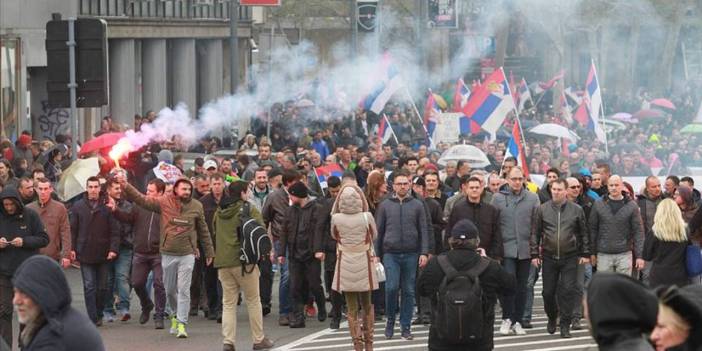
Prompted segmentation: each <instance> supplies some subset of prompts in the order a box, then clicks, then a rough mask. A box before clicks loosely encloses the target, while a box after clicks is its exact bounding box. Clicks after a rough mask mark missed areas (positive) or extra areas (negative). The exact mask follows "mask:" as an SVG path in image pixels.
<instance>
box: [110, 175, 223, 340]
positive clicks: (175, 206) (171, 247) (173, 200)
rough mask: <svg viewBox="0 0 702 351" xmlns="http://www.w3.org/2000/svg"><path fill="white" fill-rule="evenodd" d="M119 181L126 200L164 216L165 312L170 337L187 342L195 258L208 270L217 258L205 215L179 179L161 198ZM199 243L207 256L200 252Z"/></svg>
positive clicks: (190, 188) (186, 183)
mask: <svg viewBox="0 0 702 351" xmlns="http://www.w3.org/2000/svg"><path fill="white" fill-rule="evenodd" d="M117 180H118V181H119V182H120V184H122V186H123V187H124V191H125V194H126V196H127V199H129V200H132V201H134V203H136V204H137V205H139V206H141V207H144V208H146V209H148V210H151V211H154V212H157V213H160V214H161V244H160V247H161V265H162V267H163V282H164V285H165V290H166V312H167V313H168V314H169V315H171V316H172V318H171V329H170V333H171V334H176V336H177V337H179V338H187V337H188V333H187V332H186V330H185V325H186V324H187V323H188V312H189V309H190V283H191V279H192V272H193V265H194V264H195V257H196V256H197V257H200V256H201V255H204V256H205V257H206V263H207V265H208V266H209V265H210V264H212V259H213V258H214V248H213V246H212V238H211V237H210V233H209V230H208V228H207V223H205V213H204V210H203V208H202V204H201V203H200V201H198V200H195V199H193V198H192V192H193V185H192V183H190V181H189V180H187V179H185V178H181V179H178V180H177V181H176V182H175V185H174V186H173V192H172V193H168V194H165V195H163V196H159V197H146V196H144V195H143V194H141V193H140V192H139V191H138V190H136V189H135V188H134V187H133V186H131V185H130V184H128V183H127V181H126V178H125V177H124V175H123V174H118V175H117ZM198 243H199V244H200V245H202V248H203V250H204V252H202V253H201V252H200V251H199V250H198V249H197V247H198Z"/></svg>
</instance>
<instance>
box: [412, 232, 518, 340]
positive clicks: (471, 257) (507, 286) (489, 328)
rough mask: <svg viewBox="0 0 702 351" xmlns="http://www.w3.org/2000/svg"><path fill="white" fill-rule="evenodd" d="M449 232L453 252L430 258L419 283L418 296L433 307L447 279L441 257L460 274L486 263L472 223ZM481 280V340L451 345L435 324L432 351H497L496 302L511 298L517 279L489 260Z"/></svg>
mask: <svg viewBox="0 0 702 351" xmlns="http://www.w3.org/2000/svg"><path fill="white" fill-rule="evenodd" d="M450 231H451V232H450V238H449V239H448V244H449V247H450V250H449V251H447V252H444V253H442V254H440V255H438V256H435V257H433V258H431V259H430V260H429V262H428V264H427V266H426V268H425V269H424V271H423V272H422V274H421V276H420V277H419V279H418V280H419V281H418V293H419V294H420V295H422V296H427V297H431V299H432V305H433V306H436V305H437V304H438V303H439V301H437V291H438V289H439V287H440V286H441V284H442V281H443V280H444V278H445V277H446V272H445V271H444V270H443V269H442V268H441V265H440V264H439V262H438V261H439V259H441V258H442V257H446V258H448V261H449V263H450V264H451V266H452V267H453V268H454V269H455V270H457V271H459V272H465V271H469V270H472V269H475V267H477V266H478V264H479V262H481V260H486V259H485V258H481V257H480V255H479V254H478V253H477V249H478V247H479V244H480V235H479V230H478V228H477V227H476V226H475V225H474V224H473V222H471V221H470V220H468V219H461V220H460V221H458V222H457V223H456V224H455V225H454V226H453V227H452V228H451V229H450ZM479 279H480V288H481V289H482V299H483V310H482V311H483V316H482V322H483V325H482V331H483V333H482V338H480V339H477V340H474V341H472V342H470V343H466V344H460V345H456V344H450V343H447V342H446V341H444V340H441V338H440V337H439V335H438V332H437V327H436V324H435V323H432V325H431V327H430V329H429V350H432V351H448V350H456V351H458V350H492V349H493V348H494V341H493V333H494V327H493V326H494V324H495V303H496V302H497V296H498V294H509V293H510V292H511V291H513V290H514V288H515V281H514V276H513V275H511V274H509V273H507V271H505V270H504V268H502V267H501V266H500V264H499V263H498V262H496V261H492V260H489V264H488V265H487V266H486V267H485V269H484V270H483V271H482V272H481V273H480V274H479ZM470 319H472V318H471V317H470V316H467V319H466V321H469V320H470ZM455 322H457V321H455Z"/></svg>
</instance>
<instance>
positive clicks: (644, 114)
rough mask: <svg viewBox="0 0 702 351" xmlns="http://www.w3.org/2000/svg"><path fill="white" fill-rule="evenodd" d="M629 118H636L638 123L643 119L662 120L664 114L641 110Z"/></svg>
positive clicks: (656, 111)
mask: <svg viewBox="0 0 702 351" xmlns="http://www.w3.org/2000/svg"><path fill="white" fill-rule="evenodd" d="M631 117H632V118H636V119H638V120H639V121H641V120H644V119H656V118H664V117H665V112H663V111H658V110H641V111H639V112H636V113H634V115H633V116H631Z"/></svg>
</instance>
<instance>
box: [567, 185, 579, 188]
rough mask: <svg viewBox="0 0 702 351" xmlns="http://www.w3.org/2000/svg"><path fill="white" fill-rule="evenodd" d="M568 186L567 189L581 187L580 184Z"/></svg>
mask: <svg viewBox="0 0 702 351" xmlns="http://www.w3.org/2000/svg"><path fill="white" fill-rule="evenodd" d="M568 188H569V189H580V188H582V187H581V186H580V185H573V186H569V187H568Z"/></svg>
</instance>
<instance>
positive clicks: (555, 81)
mask: <svg viewBox="0 0 702 351" xmlns="http://www.w3.org/2000/svg"><path fill="white" fill-rule="evenodd" d="M563 77H565V70H561V71H560V72H558V74H556V75H555V76H553V78H551V79H550V80H549V81H548V82H545V83H539V87H540V88H541V89H543V90H544V91H546V90H549V89H551V88H553V87H555V86H556V84H558V81H559V80H561V79H563Z"/></svg>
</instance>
